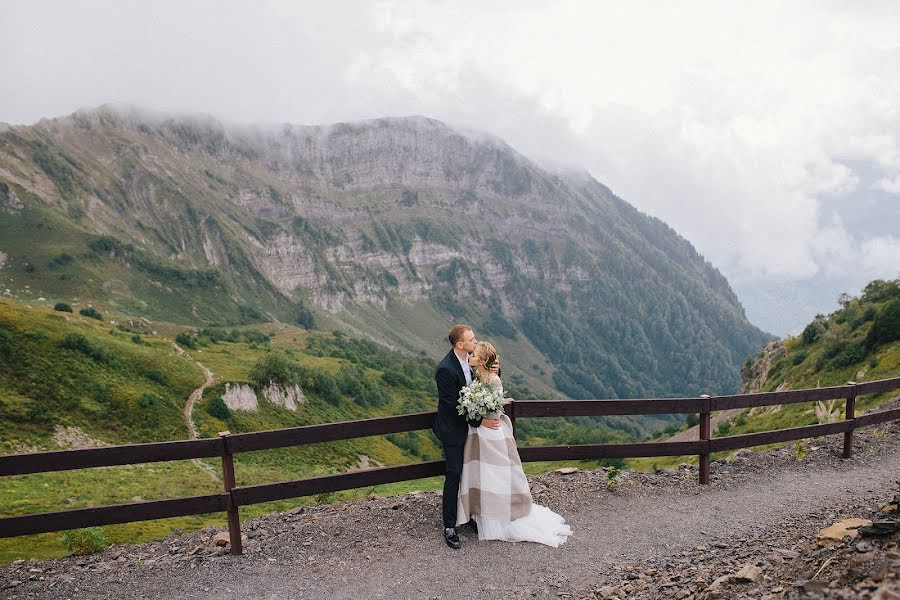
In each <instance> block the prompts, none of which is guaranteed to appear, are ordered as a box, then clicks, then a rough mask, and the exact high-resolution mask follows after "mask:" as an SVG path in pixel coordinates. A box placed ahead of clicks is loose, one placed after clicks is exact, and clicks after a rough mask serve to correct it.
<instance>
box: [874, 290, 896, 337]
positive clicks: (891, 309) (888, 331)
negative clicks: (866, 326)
mask: <svg viewBox="0 0 900 600" xmlns="http://www.w3.org/2000/svg"><path fill="white" fill-rule="evenodd" d="M872 328H873V329H874V333H873V334H872V337H873V340H874V342H875V343H877V344H887V343H889V342H893V341H894V340H900V299H894V300H891V301H890V302H888V303H887V304H885V305H884V306H883V307H882V308H881V310H880V311H879V312H878V317H877V318H876V319H875V322H874V323H873V324H872Z"/></svg>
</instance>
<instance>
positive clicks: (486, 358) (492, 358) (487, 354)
mask: <svg viewBox="0 0 900 600" xmlns="http://www.w3.org/2000/svg"><path fill="white" fill-rule="evenodd" d="M475 353H476V354H478V356H479V357H481V360H482V365H483V366H484V369H485V371H490V370H491V367H493V366H494V363H495V362H497V349H496V348H494V346H493V344H491V343H490V342H478V343H477V344H475Z"/></svg>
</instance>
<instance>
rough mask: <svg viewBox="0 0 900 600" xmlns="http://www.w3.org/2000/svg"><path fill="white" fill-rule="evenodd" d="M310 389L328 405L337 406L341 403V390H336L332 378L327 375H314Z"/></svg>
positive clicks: (319, 373) (320, 373)
mask: <svg viewBox="0 0 900 600" xmlns="http://www.w3.org/2000/svg"><path fill="white" fill-rule="evenodd" d="M312 389H313V391H315V392H316V393H318V394H319V395H320V396H321V397H322V399H323V400H325V402H327V403H329V404H332V405H335V406H337V405H338V404H340V402H341V390H340V388H338V385H337V382H336V381H335V379H334V377H332V376H331V375H329V374H328V373H322V372H321V371H317V372H316V373H314V374H313V378H312Z"/></svg>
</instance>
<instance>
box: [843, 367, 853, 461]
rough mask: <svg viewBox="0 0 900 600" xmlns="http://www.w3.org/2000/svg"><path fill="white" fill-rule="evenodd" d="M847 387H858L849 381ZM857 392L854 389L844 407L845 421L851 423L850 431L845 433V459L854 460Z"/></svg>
mask: <svg viewBox="0 0 900 600" xmlns="http://www.w3.org/2000/svg"><path fill="white" fill-rule="evenodd" d="M847 385H852V386H856V382H855V381H848V382H847ZM855 413H856V390H855V389H854V391H853V395H852V396H850V397H848V398H847V403H846V405H845V407H844V419H845V420H847V421H851V423H850V429H849V430H848V431H845V432H844V458H853V423H852V421H855V419H856V414H855Z"/></svg>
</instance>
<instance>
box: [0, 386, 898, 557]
mask: <svg viewBox="0 0 900 600" xmlns="http://www.w3.org/2000/svg"><path fill="white" fill-rule="evenodd" d="M896 389H900V377H897V378H892V379H882V380H878V381H869V382H865V383H855V382H850V383H848V384H847V385H842V386H834V387H827V388H817V389H807V390H792V391H783V392H766V393H756V394H739V395H732V396H701V397H699V398H656V399H640V400H518V401H513V402H511V403H510V404H509V405H508V406H507V414H508V415H509V416H510V419H511V420H512V422H513V425H514V426H515V421H516V419H518V418H526V417H527V418H533V417H574V416H611V415H647V414H679V413H681V414H684V413H688V414H690V413H695V414H699V416H700V419H699V430H700V431H699V436H698V437H699V439H697V440H695V441H688V442H644V443H633V444H587V445H560V446H524V447H521V448H519V456H520V458H521V459H522V461H523V462H535V461H555V460H585V459H601V458H633V457H654V456H689V455H696V456H699V459H700V460H699V462H700V469H699V471H700V472H699V482H700V483H701V484H708V483H709V457H710V454H712V453H713V452H723V451H727V450H734V449H738V448H750V447H753V446H760V445H765V444H773V443H778V442H786V441H791V440H799V439H804V438H809V437H818V436H822V435H833V434H838V433H843V434H844V453H843V456H844V457H845V458H850V457H851V456H852V449H853V431H854V430H855V429H858V428H860V427H867V426H872V425H878V424H881V423H887V422H889V421H896V420H900V408H895V409H890V410H883V411H878V412H874V413H870V414H867V415H862V416H859V417H857V416H855V405H856V398H857V397H858V396H860V395H863V394H873V393H882V392H887V391H891V390H896ZM841 399H842V400H845V402H846V405H845V412H844V420H843V421H839V422H836V423H826V424H820V425H806V426H802V427H792V428H788V429H778V430H774V431H763V432H759V433H749V434H742V435H733V436H728V437H721V438H714V439H711V432H710V416H711V413H712V412H713V411H719V410H726V409H735V408H750V407H756V406H773V405H779V404H792V403H797V402H810V401H819V400H841ZM434 419H435V413H433V412H429V413H415V414H408V415H399V416H393V417H382V418H377V419H363V420H359V421H348V422H344V423H328V424H323V425H307V426H304V427H292V428H289V429H277V430H272V431H258V432H252V433H238V434H230V433H228V432H223V433H222V434H220V437H218V438H211V439H200V440H182V441H174V442H158V443H152V444H131V445H127V446H110V447H104V448H85V449H79V450H64V451H57V452H35V453H28V454H12V455H6V456H0V476H9V475H26V474H30V473H45V472H51V471H66V470H71V469H85V468H91V467H111V466H121V465H131V464H141V463H148V462H161V461H171V460H185V459H193V458H213V457H221V460H222V472H223V483H224V490H223V492H222V493H220V494H210V495H206V496H192V497H186V498H174V499H169V500H155V501H147V502H134V503H129V504H118V505H112V506H102V507H97V508H83V509H75V510H64V511H57V512H49V513H39V514H29V515H17V516H11V517H3V518H0V538H2V537H13V536H19V535H28V534H35V533H45V532H50V531H61V530H65V529H75V528H79V527H87V526H96V525H111V524H116V523H129V522H134V521H145V520H151V519H162V518H168V517H178V516H187V515H196V514H206V513H222V512H224V513H226V514H227V517H228V529H229V532H230V539H231V551H232V553H234V554H240V553H241V550H242V549H241V535H240V519H239V515H238V508H239V507H240V506H247V505H250V504H258V503H260V502H269V501H272V500H283V499H286V498H296V497H301V496H312V495H316V494H323V493H329V492H336V491H340V490H347V489H353V488H360V487H369V486H373V485H381V484H386V483H396V482H399V481H412V480H415V479H423V478H426V477H434V476H438V475H442V474H443V473H444V461H441V460H434V461H427V462H421V463H414V464H407V465H397V466H389V467H379V468H375V469H367V470H363V471H354V472H349V473H338V474H334V475H322V476H319V477H311V478H305V479H297V480H293V481H284V482H279V483H267V484H261V485H248V486H237V485H236V484H235V472H234V460H233V456H234V454H237V453H241V452H254V451H258V450H271V449H275V448H285V447H291V446H301V445H305V444H318V443H322V442H332V441H338V440H348V439H354V438H360V437H367V436H373V435H386V434H391V433H402V432H407V431H419V430H423V429H430V428H431V427H432V425H433V424H434Z"/></svg>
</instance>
